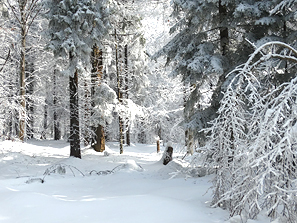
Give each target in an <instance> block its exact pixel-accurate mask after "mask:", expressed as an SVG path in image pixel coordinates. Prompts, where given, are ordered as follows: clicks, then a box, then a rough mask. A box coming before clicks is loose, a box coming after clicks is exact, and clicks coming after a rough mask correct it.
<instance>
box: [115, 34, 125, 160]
mask: <svg viewBox="0 0 297 223" xmlns="http://www.w3.org/2000/svg"><path fill="white" fill-rule="evenodd" d="M115 40H116V42H117V31H116V29H115ZM115 47H116V73H117V96H118V100H119V103H122V102H123V93H122V91H121V89H122V78H121V77H120V70H119V58H118V45H117V43H116V46H115ZM123 130H124V122H123V119H122V117H121V114H119V142H120V154H123V152H124V149H123V143H124V131H123Z"/></svg>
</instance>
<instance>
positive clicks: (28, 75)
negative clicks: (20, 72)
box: [26, 63, 34, 139]
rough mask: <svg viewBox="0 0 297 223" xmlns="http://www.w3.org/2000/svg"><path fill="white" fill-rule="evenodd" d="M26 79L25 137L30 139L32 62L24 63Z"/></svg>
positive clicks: (32, 85)
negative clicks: (26, 118) (26, 119)
mask: <svg viewBox="0 0 297 223" xmlns="http://www.w3.org/2000/svg"><path fill="white" fill-rule="evenodd" d="M26 70H27V72H26V79H27V100H26V102H27V103H26V111H27V117H28V121H27V125H26V131H27V138H28V139H32V138H33V137H34V101H33V99H32V97H33V92H34V76H33V72H34V64H33V63H30V64H27V63H26Z"/></svg>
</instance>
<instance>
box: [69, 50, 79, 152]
mask: <svg viewBox="0 0 297 223" xmlns="http://www.w3.org/2000/svg"><path fill="white" fill-rule="evenodd" d="M72 59H73V57H72V55H70V60H72ZM69 93H70V136H69V142H70V156H73V157H76V158H81V153H80V135H79V110H78V73H77V71H75V72H74V76H73V77H72V76H71V75H70V76H69Z"/></svg>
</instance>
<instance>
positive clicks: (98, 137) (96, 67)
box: [91, 44, 105, 152]
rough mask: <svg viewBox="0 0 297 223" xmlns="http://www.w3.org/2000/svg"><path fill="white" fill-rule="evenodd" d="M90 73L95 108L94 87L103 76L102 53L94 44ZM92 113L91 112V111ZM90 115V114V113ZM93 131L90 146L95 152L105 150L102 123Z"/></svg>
mask: <svg viewBox="0 0 297 223" xmlns="http://www.w3.org/2000/svg"><path fill="white" fill-rule="evenodd" d="M91 61H92V72H91V73H92V74H91V82H92V88H91V98H92V108H93V109H94V108H95V103H94V95H95V87H96V86H99V85H100V84H101V80H102V77H103V55H102V50H100V49H99V47H98V46H97V45H96V44H95V45H94V46H93V51H92V58H91ZM92 114H93V112H92ZM91 116H92V115H91ZM93 131H94V133H95V136H94V137H93V139H92V148H93V149H94V150H95V151H97V152H103V151H104V150H105V133H104V127H103V126H102V125H98V126H94V127H93Z"/></svg>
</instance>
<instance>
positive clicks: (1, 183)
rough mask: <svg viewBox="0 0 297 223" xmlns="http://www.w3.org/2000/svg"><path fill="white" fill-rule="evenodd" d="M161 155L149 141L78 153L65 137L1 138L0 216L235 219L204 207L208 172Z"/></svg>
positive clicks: (34, 222) (61, 221) (114, 221)
mask: <svg viewBox="0 0 297 223" xmlns="http://www.w3.org/2000/svg"><path fill="white" fill-rule="evenodd" d="M163 150H164V148H163ZM181 156H182V154H178V153H174V157H175V159H174V160H178V158H177V157H181ZM161 158H162V152H161V153H159V154H157V153H156V146H155V145H139V144H137V145H132V146H130V147H125V148H124V154H122V155H120V154H119V148H118V144H117V143H108V144H107V148H106V152H104V153H96V152H95V151H93V150H92V149H90V148H88V147H87V148H83V149H82V159H76V158H69V144H68V143H66V142H65V141H51V140H48V141H36V140H34V141H29V142H26V143H21V142H11V141H4V142H0V223H40V222H42V223H68V222H69V223H70V222H71V223H78V222H79V223H81V222H85V223H100V222H104V223H136V222H137V223H159V222H160V223H181V222H185V223H194V222H196V223H197V222H199V223H223V222H230V223H235V222H240V221H239V220H236V219H237V218H233V220H232V219H231V220H228V212H226V211H224V210H222V209H220V208H211V207H210V203H209V201H210V199H211V190H208V188H209V187H210V185H211V183H210V182H209V181H210V180H211V177H212V176H206V177H200V178H198V177H197V178H193V177H189V176H186V175H185V174H183V173H182V171H181V169H179V168H180V167H182V166H183V165H187V163H186V162H185V161H181V160H179V161H176V162H172V164H170V163H169V164H168V165H167V166H164V165H163V164H162V162H161V161H160V160H161ZM174 160H173V161H174ZM177 164H179V165H177ZM248 222H249V223H252V222H257V223H258V222H265V223H266V222H269V221H268V220H267V219H262V220H261V219H259V220H255V221H252V220H249V221H248Z"/></svg>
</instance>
